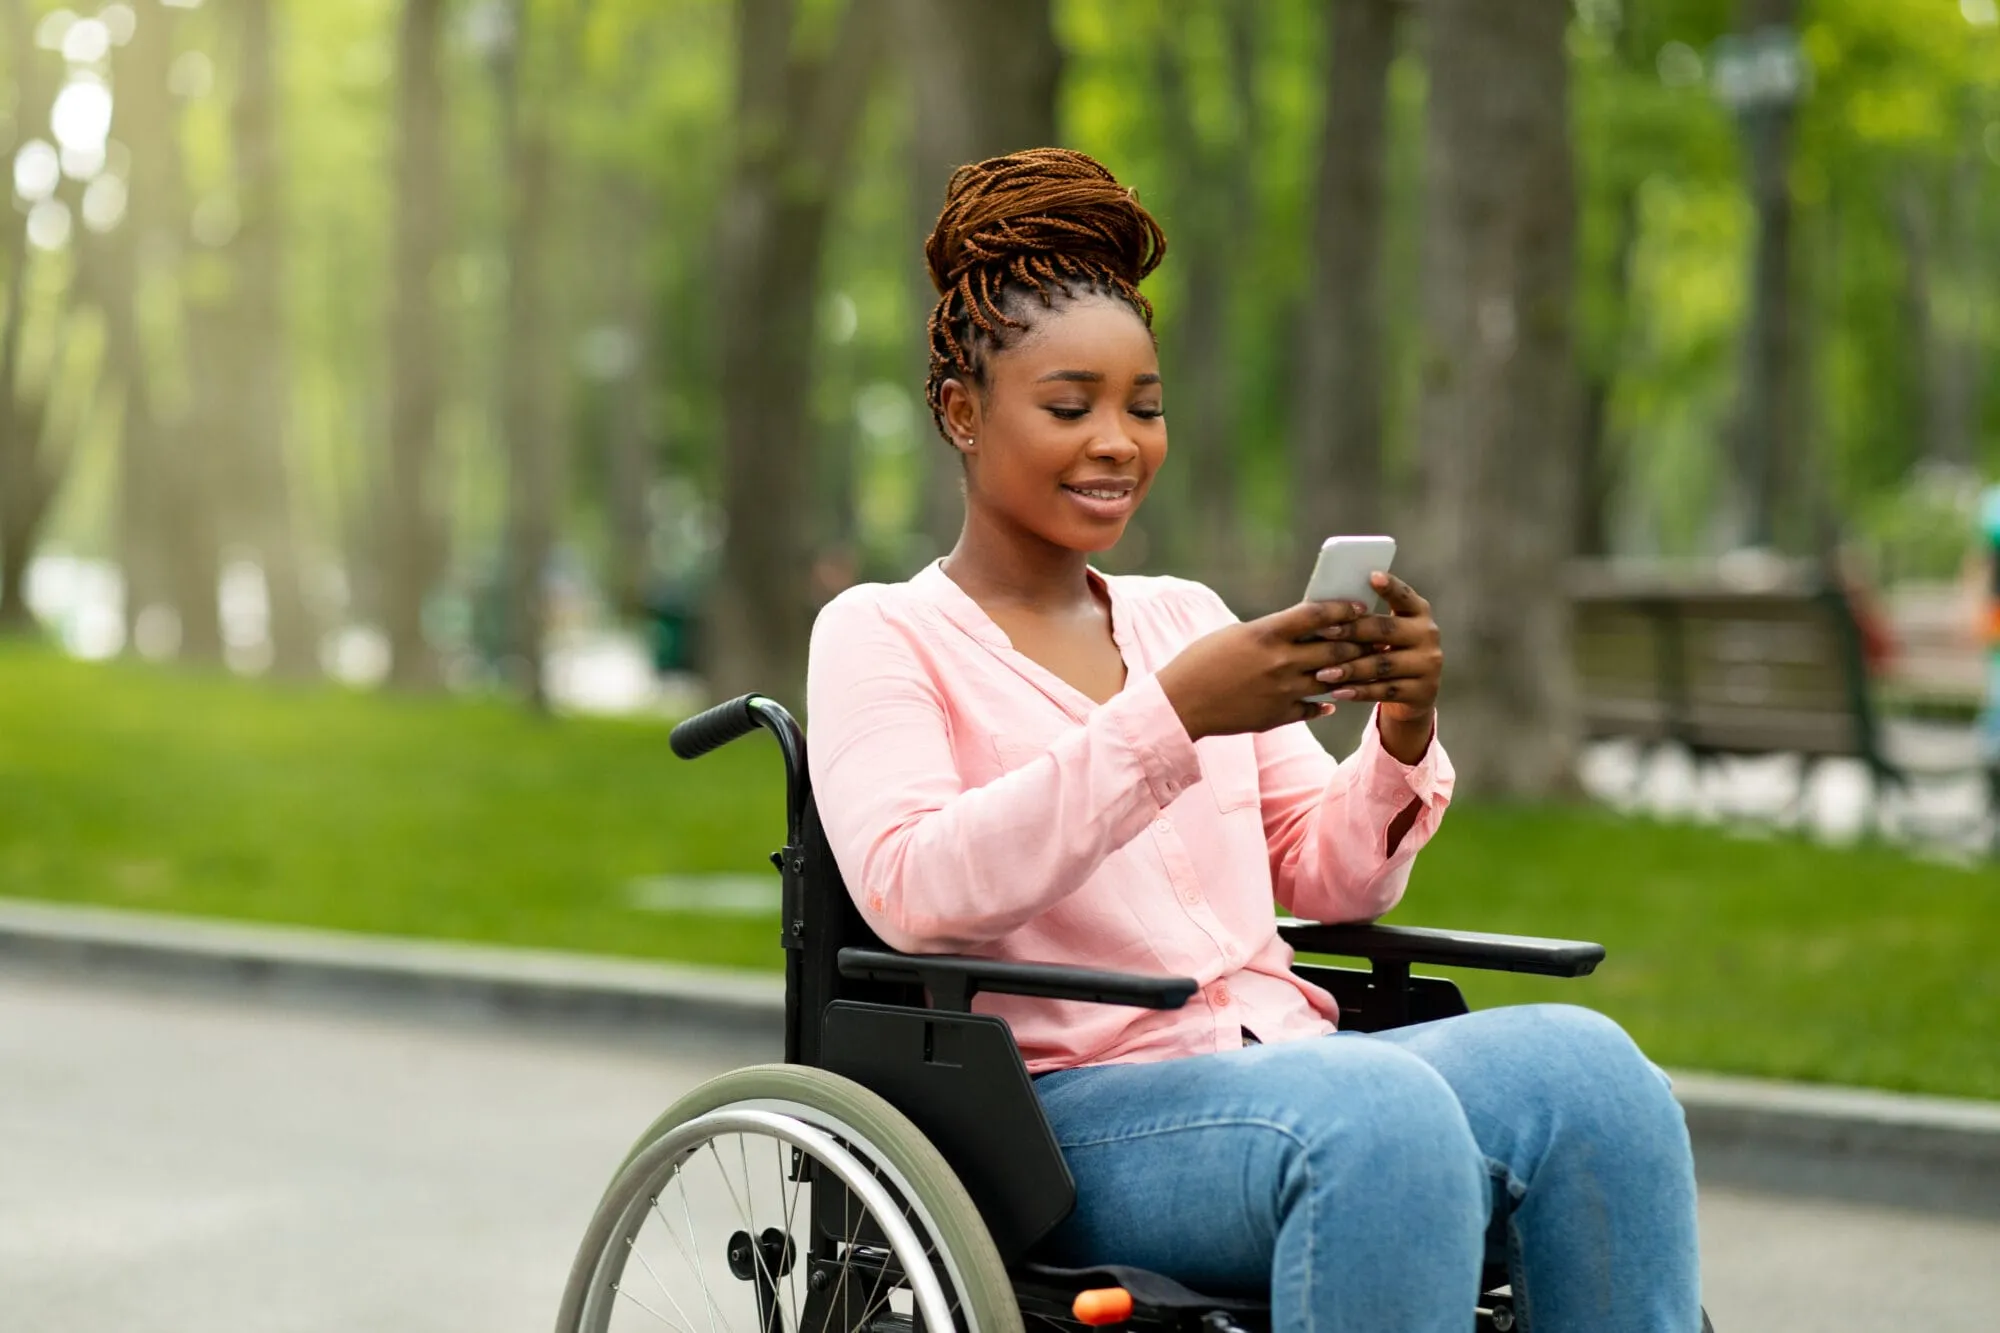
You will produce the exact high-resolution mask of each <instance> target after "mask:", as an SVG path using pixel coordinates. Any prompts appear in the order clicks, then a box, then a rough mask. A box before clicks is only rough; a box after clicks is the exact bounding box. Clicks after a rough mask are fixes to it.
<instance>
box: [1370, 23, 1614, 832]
mask: <svg viewBox="0 0 2000 1333" xmlns="http://www.w3.org/2000/svg"><path fill="white" fill-rule="evenodd" d="M1567 18H1568V7H1567V6H1563V5H1519V6H1499V5H1490V4H1486V3H1484V2H1483V0H1436V2H1435V3H1434V4H1433V6H1432V8H1431V10H1430V13H1429V15H1428V21H1427V22H1426V23H1425V25H1424V41H1425V48H1426V55H1427V59H1428V65H1429V71H1430V89H1431V94H1430V108H1429V113H1428V117H1427V123H1426V130H1425V135H1426V144H1425V167H1424V170H1425V185H1426V197H1425V218H1424V233H1423V241H1422V247H1423V289H1422V296H1421V304H1422V317H1423V328H1424V344H1425V346H1424V360H1423V386H1422V399H1421V402H1420V405H1419V430H1418V438H1419V440H1420V442H1421V445H1420V447H1421V450H1422V453H1421V465H1422V473H1423V512H1424V516H1425V520H1426V522H1425V535H1424V537H1423V540H1422V541H1421V542H1420V543H1417V544H1414V546H1413V548H1412V549H1410V550H1409V553H1408V554H1409V559H1408V561H1407V563H1406V564H1405V562H1404V561H1403V560H1402V559H1401V558H1400V557H1399V561H1398V563H1399V564H1405V568H1406V569H1407V570H1408V571H1409V573H1410V574H1411V575H1412V576H1413V581H1414V582H1415V583H1416V585H1417V586H1418V587H1419V588H1420V589H1423V590H1424V591H1425V592H1426V594H1427V595H1428V596H1429V597H1430V599H1431V601H1432V603H1433V605H1434V606H1435V607H1436V612H1437V616H1438V619H1439V621H1440V622H1441V623H1442V624H1443V625H1444V626H1445V627H1446V634H1447V638H1448V641H1449V643H1450V644H1451V650H1450V651H1451V662H1450V668H1449V677H1448V680H1447V683H1446V700H1445V704H1444V707H1445V709H1446V710H1447V712H1448V718H1447V720H1446V722H1445V723H1444V726H1445V728H1446V729H1447V732H1448V734H1449V736H1450V744H1451V750H1452V756H1453V759H1454V761H1455V762H1456V764H1457V767H1458V773H1459V778H1460V781H1461V783H1462V784H1463V788H1464V790H1467V791H1477V792H1482V793H1489V794H1496V795H1505V796H1522V797H1528V796H1542V795H1546V794H1549V793H1553V792H1557V791H1561V790H1566V789H1567V788H1569V787H1570V785H1571V782H1572V779H1571V757H1572V752H1573V740H1572V720H1571V718H1570V716H1569V709H1568V707H1567V699H1568V686H1567V683H1566V667H1567V663H1568V651H1569V643H1568V607H1567V603H1566V601H1565V599H1564V598H1563V595H1562V592H1561V583H1560V573H1561V566H1562V562H1563V558H1564V556H1565V555H1566V554H1567V551H1568V547H1569V542H1570V533H1569V525H1568V524H1567V523H1566V522H1564V521H1563V518H1564V516H1566V515H1568V514H1569V513H1570V512H1571V506H1572V504H1573V500H1572V497H1571V492H1572V487H1573V482H1574V479H1573V477H1572V475H1571V473H1572V465H1571V457H1572V456H1571V449H1572V447H1573V446H1572V444H1571V441H1572V440H1573V439H1574V438H1575V437H1574V434H1573V429H1572V422H1573V413H1574V412H1575V410H1576V406H1577V403H1578V399H1579V394H1578V391H1577V384H1576V378H1575V374H1574V371H1573V368H1572V363H1571V345H1570V344H1571V319H1572V309H1571V306H1572V286H1573V276H1574V264H1575V255H1574V240H1575V227H1576V218H1575V211H1576V203H1575V192H1574V182H1573V179H1572V168H1571V161H1570V145H1569V137H1568V110H1569V108H1568V63H1567V57H1566V52H1565V47H1564V35H1565V23H1566V20H1567Z"/></svg>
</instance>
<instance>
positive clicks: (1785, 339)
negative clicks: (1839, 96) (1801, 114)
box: [1710, 0, 1809, 547]
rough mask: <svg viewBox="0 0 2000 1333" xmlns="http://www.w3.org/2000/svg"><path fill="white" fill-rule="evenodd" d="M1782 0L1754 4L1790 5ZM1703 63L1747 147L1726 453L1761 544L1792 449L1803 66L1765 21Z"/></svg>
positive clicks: (1744, 532) (1751, 532)
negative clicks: (1742, 310) (1747, 265)
mask: <svg viewBox="0 0 2000 1333" xmlns="http://www.w3.org/2000/svg"><path fill="white" fill-rule="evenodd" d="M1791 7H1792V6H1791V4H1790V3H1788V2H1787V0H1780V3H1779V4H1777V5H1771V4H1765V5H1763V6H1761V8H1763V9H1766V10H1770V9H1784V10H1788V9H1790V8H1791ZM1710 68H1711V69H1712V71H1713V86H1714V90H1715V96H1716V99H1717V100H1718V101H1720V102H1722V104H1723V105H1725V106H1727V107H1728V108H1729V109H1730V110H1731V111H1732V112H1734V113H1735V115H1736V118H1737V121H1738V123H1739V124H1740V125H1741V126H1742V128H1743V136H1744V139H1745V141H1746V144H1747V147H1748V149H1749V153H1748V166H1749V176H1750V181H1749V184H1750V197H1751V201H1752V203H1753V205H1754V206H1755V208H1756V210H1757V239H1756V248H1755V250H1754V252H1753V255H1752V259H1751V288H1750V320H1749V327H1748V328H1747V329H1746V330H1745V335H1744V341H1743V371H1742V383H1741V386H1740V388H1739V390H1738V394H1739V397H1738V401H1737V414H1736V420H1735V423H1734V431H1733V436H1734V438H1733V440H1732V444H1733V446H1734V448H1733V453H1734V462H1735V471H1736V478H1737V483H1738V488H1739V494H1740V497H1741V500H1742V504H1743V515H1742V526H1741V528H1740V535H1741V537H1742V538H1743V541H1744V543H1745V544H1746V545H1749V546H1758V547H1768V546H1771V545H1772V544H1773V542H1774V539H1775V535H1776V526H1777V525H1776V510H1777V495H1778V480H1779V477H1780V476H1781V475H1782V474H1783V469H1784V465H1785V464H1786V462H1787V461H1788V460H1789V459H1791V458H1793V457H1795V441H1794V438H1793V437H1794V435H1795V433H1796V430H1797V420H1796V409H1795V405H1794V404H1793V402H1792V393H1791V388H1792V376H1791V368H1792V342H1793V340H1792V310H1791V284H1790V269H1791V229H1792V199H1791V189H1790V183H1789V181H1788V180H1787V174H1788V168H1789V166H1790V163H1791V147H1792V118H1793V111H1794V109H1795V108H1796V107H1797V106H1798V103H1799V99H1800V98H1801V97H1802V96H1803V95H1804V93H1805V88H1806V83H1807V79H1808V76H1809V70H1808V68H1807V66H1806V62H1805V57H1804V54H1803V53H1802V52H1801V51H1800V49H1799V40H1798V34H1797V33H1796V32H1795V31H1794V30H1793V29H1792V27H1791V25H1790V24H1789V23H1771V24H1766V25H1764V26H1760V27H1757V28H1755V29H1753V30H1751V31H1749V32H1747V33H1742V34H1737V35H1732V36H1729V37H1725V38H1723V39H1722V40H1721V41H1720V42H1718V43H1716V46H1715V51H1714V54H1713V59H1712V63H1711V66H1710Z"/></svg>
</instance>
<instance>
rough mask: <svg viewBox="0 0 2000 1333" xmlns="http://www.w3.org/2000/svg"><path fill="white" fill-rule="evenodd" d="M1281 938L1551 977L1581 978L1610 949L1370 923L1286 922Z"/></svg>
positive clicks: (1300, 946)
mask: <svg viewBox="0 0 2000 1333" xmlns="http://www.w3.org/2000/svg"><path fill="white" fill-rule="evenodd" d="M1278 934H1279V935H1281V936H1282V937H1284V940H1285V943H1287V944H1289V945H1291V946H1292V947H1293V948H1294V949H1296V950H1298V951H1299V952H1300V953H1331V954H1340V955H1342V956H1343V957H1348V958H1369V959H1377V960H1380V961H1382V962H1388V963H1402V964H1404V965H1406V966H1407V965H1408V964H1410V963H1426V964H1430V965H1433V966H1439V967H1477V968H1484V969H1486V970H1487V971H1490V972H1534V973H1538V974H1540V975H1541V976H1545V977H1581V976H1587V975H1588V974H1589V973H1590V972H1592V971H1594V970H1595V969H1596V967H1597V965H1598V964H1599V963H1601V962H1603V961H1604V946H1603V945H1601V944H1590V943H1587V942H1585V941H1583V940H1543V939H1536V938H1534V937H1533V936H1529V935H1487V934H1482V933H1481V932H1479V931H1475V930H1430V929H1426V928H1425V927H1422V926H1377V925H1371V924H1369V923H1367V922H1357V923H1354V924H1351V925H1328V924H1326V923H1324V922H1319V921H1280V922H1279V923H1278Z"/></svg>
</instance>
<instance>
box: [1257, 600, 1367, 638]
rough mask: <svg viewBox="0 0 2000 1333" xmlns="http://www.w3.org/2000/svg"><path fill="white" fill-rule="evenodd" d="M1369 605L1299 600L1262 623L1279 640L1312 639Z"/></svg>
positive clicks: (1354, 616)
mask: <svg viewBox="0 0 2000 1333" xmlns="http://www.w3.org/2000/svg"><path fill="white" fill-rule="evenodd" d="M1367 609H1368V608H1367V607H1365V606H1362V605H1361V604H1360V603H1359V602H1300V603H1299V604H1298V605H1296V606H1288V607H1286V608H1285V609H1284V610H1282V611H1274V612H1272V613H1271V614H1270V615H1268V616H1265V617H1264V619H1263V621H1262V622H1261V623H1262V624H1263V626H1264V627H1265V628H1266V629H1267V630H1269V631H1270V632H1271V633H1272V634H1273V635H1275V636H1277V637H1278V638H1279V639H1282V640H1286V641H1290V642H1296V641H1297V640H1299V639H1308V638H1315V637H1318V636H1320V635H1321V633H1322V631H1325V630H1329V629H1331V628H1333V627H1334V626H1336V625H1344V624H1347V623H1348V622H1349V621H1352V620H1354V619H1355V618H1356V617H1358V616H1360V615H1361V614H1362V613H1363V612H1365V611H1366V610H1367Z"/></svg>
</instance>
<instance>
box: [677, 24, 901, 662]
mask: <svg viewBox="0 0 2000 1333" xmlns="http://www.w3.org/2000/svg"><path fill="white" fill-rule="evenodd" d="M793 6H794V0H739V3H738V5H737V20H738V23H737V94H736V111H737V114H736V134H737V148H736V161H735V169H734V173H733V178H732V180H731V182H730V184H729V187H728V193H727V196H726V198H725V201H724V205H723V212H722V236H721V243H720V252H721V253H720V278H721V280H720V288H721V299H722V415H723V457H722V485H723V512H724V522H725V532H724V535H723V542H722V559H721V567H720V569H719V571H718V577H717V580H716V585H715V587H714V588H713V589H712V590H711V593H710V595H709V598H708V601H707V608H706V609H707V613H708V617H709V621H708V623H709V626H710V628H711V630H712V633H710V634H708V635H706V636H705V642H706V643H707V646H708V654H709V660H708V662H707V674H708V677H709V679H710V680H711V681H712V682H714V685H715V687H716V689H718V690H719V691H723V692H729V693H734V692H737V691H740V690H746V689H761V690H763V691H765V692H767V693H770V694H774V695H778V696H781V697H787V698H796V697H797V696H798V693H799V688H800V685H801V684H802V682H803V679H804V668H805V650H806V639H807V634H808V632H809V630H810V627H811V622H812V606H811V597H810V563H811V561H810V554H809V552H808V550H807V549H806V545H807V533H808V531H809V529H810V526H811V524H810V516H811V512H812V506H811V504H810V501H809V497H808V495H807V487H808V486H810V484H811V478H812V477H813V476H814V475H815V473H816V471H817V468H816V465H815V461H814V459H813V456H812V437H811V431H810V429H809V426H808V422H807V419H806V410H807V403H808V399H809V395H810V390H811V386H812V382H813V362H814V356H813V353H814V342H815V338H814V328H813V316H814V312H815V310H816V309H817V303H818V297H819V275H820V255H821V244H822V240H823V238H824V233H825V230H826V219H827V214H828V211H829V209H830V207H831V204H832V201H833V198H834V192H835V190H836V188H837V186H838V183H839V181H840V180H841V176H842V167H843V164H844V162H845V159H846V157H847V154H848V149H849V147H850V145H851V142H852V140H853V138H854V132H855V129H856V126H857V123H858V122H859V119H860V115H861V110H862V106H863V104H864V102H865V101H866V98H867V92H868V86H869V84H870V83H871V82H872V79H871V75H872V71H873V68H874V65H875V56H876V53H877V51H878V49H879V48H880V46H881V44H882V39H883V38H884V37H885V36H886V33H885V32H884V31H883V30H884V29H885V27H886V25H887V20H888V6H887V4H886V3H885V0H849V3H848V6H847V8H846V10H845V11H844V13H843V14H842V16H841V19H840V26H839V29H838V31H837V33H836V35H835V37H834V39H833V46H832V49H831V50H830V51H829V52H828V53H826V54H825V55H823V56H821V57H820V58H818V59H816V60H814V59H808V58H805V57H801V56H799V55H798V54H796V53H795V52H794V51H793V49H792V32H793V17H794V14H793Z"/></svg>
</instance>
